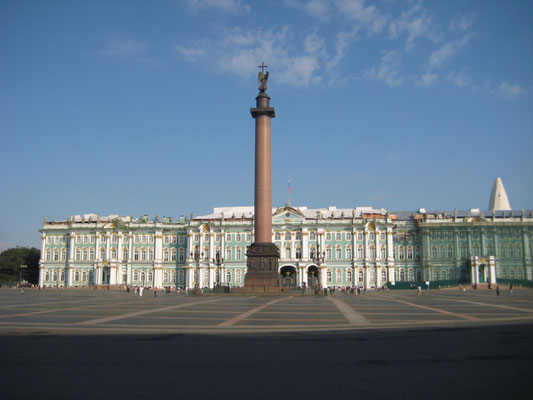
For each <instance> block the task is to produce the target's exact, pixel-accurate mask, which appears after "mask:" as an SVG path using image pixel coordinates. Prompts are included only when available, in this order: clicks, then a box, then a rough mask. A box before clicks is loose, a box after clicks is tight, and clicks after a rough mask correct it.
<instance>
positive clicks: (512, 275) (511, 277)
mask: <svg viewBox="0 0 533 400" xmlns="http://www.w3.org/2000/svg"><path fill="white" fill-rule="evenodd" d="M509 279H514V269H512V268H511V269H509Z"/></svg>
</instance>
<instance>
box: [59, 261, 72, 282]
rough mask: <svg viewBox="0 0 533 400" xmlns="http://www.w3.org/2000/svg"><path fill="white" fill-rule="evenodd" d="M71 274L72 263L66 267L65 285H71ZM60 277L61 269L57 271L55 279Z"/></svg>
mask: <svg viewBox="0 0 533 400" xmlns="http://www.w3.org/2000/svg"><path fill="white" fill-rule="evenodd" d="M72 274H74V268H73V267H72V265H69V266H68V267H67V270H66V271H65V287H71V286H72ZM60 277H61V271H58V273H57V279H59V278H60Z"/></svg>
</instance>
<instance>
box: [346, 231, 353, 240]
mask: <svg viewBox="0 0 533 400" xmlns="http://www.w3.org/2000/svg"><path fill="white" fill-rule="evenodd" d="M350 240H352V233H351V232H346V241H348V242H349V241H350Z"/></svg>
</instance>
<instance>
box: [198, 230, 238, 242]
mask: <svg viewBox="0 0 533 400" xmlns="http://www.w3.org/2000/svg"><path fill="white" fill-rule="evenodd" d="M206 236H207V235H206ZM206 240H207V239H206ZM235 241H236V242H240V241H241V234H240V233H238V232H237V233H236V234H235Z"/></svg>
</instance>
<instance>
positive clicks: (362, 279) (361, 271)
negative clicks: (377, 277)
mask: <svg viewBox="0 0 533 400" xmlns="http://www.w3.org/2000/svg"><path fill="white" fill-rule="evenodd" d="M357 276H358V279H359V283H362V282H363V281H364V280H365V275H364V273H363V270H362V269H360V270H359V273H358V274H357Z"/></svg>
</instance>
